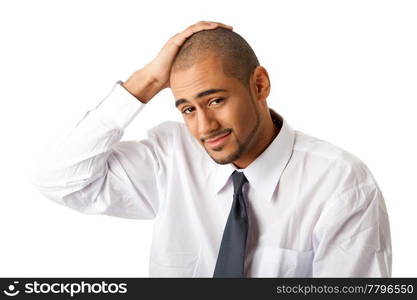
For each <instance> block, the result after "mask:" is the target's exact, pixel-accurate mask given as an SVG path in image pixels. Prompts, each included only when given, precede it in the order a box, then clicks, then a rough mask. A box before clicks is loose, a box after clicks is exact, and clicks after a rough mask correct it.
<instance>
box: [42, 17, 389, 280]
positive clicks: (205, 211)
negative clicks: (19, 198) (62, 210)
mask: <svg viewBox="0 0 417 300" xmlns="http://www.w3.org/2000/svg"><path fill="white" fill-rule="evenodd" d="M167 87H169V88H171V90H172V92H173V94H174V97H175V106H176V108H177V109H178V110H179V111H180V112H181V114H182V116H183V117H184V123H185V124H183V123H178V122H165V123H163V124H161V125H159V126H156V127H155V128H153V129H151V130H149V132H148V139H146V140H142V141H120V140H121V138H122V135H123V129H124V128H125V127H126V126H128V124H129V123H130V122H131V121H132V120H133V118H135V117H136V116H137V115H138V113H139V112H141V110H142V109H143V108H144V107H145V105H146V103H148V102H149V101H150V100H151V99H152V98H153V97H154V96H155V95H156V94H157V93H158V92H159V91H161V90H162V89H164V88H167ZM269 91H270V80H269V77H268V73H267V71H266V69H265V68H264V67H262V66H260V65H259V62H258V59H257V58H256V55H255V53H254V52H253V50H252V49H251V47H250V46H249V45H248V44H247V42H246V41H245V40H244V39H243V38H242V37H240V36H239V35H238V34H236V33H234V32H233V31H232V28H231V27H230V26H227V25H224V24H221V23H215V22H199V23H197V24H194V25H192V26H190V27H189V28H187V29H186V30H184V31H183V32H181V33H179V34H177V35H175V36H174V37H172V38H171V39H170V40H169V41H168V42H167V43H166V44H165V46H164V47H163V48H162V50H161V51H160V52H159V54H158V55H157V56H156V57H155V59H154V60H153V61H151V62H150V63H149V64H147V65H146V66H145V67H144V68H142V69H140V70H138V71H136V72H135V73H133V74H132V76H131V77H130V78H129V79H128V80H127V81H126V82H118V83H117V84H116V85H115V87H114V89H113V90H112V92H111V93H110V94H109V96H108V97H107V98H106V99H104V100H103V101H102V102H101V103H100V104H99V105H98V106H97V107H96V108H95V109H94V110H92V111H89V112H88V113H87V115H86V116H85V117H84V118H83V119H82V120H81V121H80V122H79V123H78V124H77V125H76V126H75V128H74V129H73V130H72V131H71V133H70V134H69V135H68V136H66V137H65V138H64V139H63V141H62V142H61V143H59V144H58V146H55V147H53V148H52V149H51V150H50V152H49V153H48V154H47V155H45V158H44V159H43V161H42V162H41V164H40V168H39V171H38V172H37V175H36V177H35V184H36V185H37V187H38V189H39V190H40V191H41V192H42V193H43V194H44V195H46V196H47V197H48V198H50V199H52V200H54V201H57V202H58V203H61V204H64V205H67V206H68V207H70V208H73V209H75V210H77V211H80V212H83V213H87V214H106V215H112V216H118V217H125V218H136V219H154V220H155V226H154V235H153V241H152V248H151V257H150V268H149V271H150V276H163V277H174V276H180V277H212V276H214V277H323V276H326V277H339V276H343V277H389V276H391V240H390V230H389V221H388V215H387V212H386V208H385V204H384V199H383V196H382V194H381V191H380V189H379V188H378V185H377V183H376V182H375V180H374V178H373V177H372V175H371V173H370V171H369V170H368V168H367V167H366V166H365V165H364V164H363V163H362V162H361V161H360V160H359V159H358V158H356V157H355V156H353V155H351V154H349V153H347V152H345V151H343V150H342V149H340V148H338V147H336V146H334V145H331V144H329V143H327V142H325V141H322V140H319V139H316V138H314V137H311V136H308V135H306V134H304V133H301V132H299V131H295V130H293V129H292V128H291V127H290V125H289V124H288V122H287V121H286V120H285V119H284V118H283V117H282V116H280V115H279V114H277V113H276V112H275V111H274V110H272V109H270V108H269V107H268V105H267V102H266V100H267V97H268V95H269Z"/></svg>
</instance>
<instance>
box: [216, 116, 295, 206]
mask: <svg viewBox="0 0 417 300" xmlns="http://www.w3.org/2000/svg"><path fill="white" fill-rule="evenodd" d="M269 110H270V113H271V116H272V117H273V118H278V119H281V120H282V126H281V130H280V131H279V133H278V135H277V136H276V137H275V139H274V140H273V141H272V143H271V144H270V145H269V146H268V148H266V149H265V150H264V152H262V153H261V155H259V156H258V157H257V158H256V159H255V160H254V161H253V162H252V163H251V164H250V165H249V166H247V167H246V168H245V169H243V170H241V171H243V172H244V173H245V176H246V178H247V179H248V182H249V185H250V187H251V188H253V189H254V190H255V192H256V193H257V194H258V195H261V197H262V198H264V199H265V200H268V201H270V200H271V199H272V194H273V193H274V191H275V188H276V187H277V185H278V182H279V180H280V178H281V174H282V173H283V171H284V169H285V167H286V165H287V163H288V161H289V160H290V157H291V154H292V151H293V146H294V140H295V132H294V130H293V129H292V128H291V127H290V125H289V124H288V123H287V122H286V120H285V119H284V118H282V117H281V116H280V115H279V114H278V113H276V112H275V111H274V110H272V109H269ZM213 163H214V174H215V176H214V187H215V191H216V192H217V193H219V192H220V191H221V190H222V189H223V188H224V186H225V185H226V184H227V183H228V180H229V178H230V175H232V173H233V172H234V171H235V170H237V168H236V166H235V165H234V164H233V163H230V164H226V165H220V164H217V163H215V162H214V161H213ZM230 180H231V179H230Z"/></svg>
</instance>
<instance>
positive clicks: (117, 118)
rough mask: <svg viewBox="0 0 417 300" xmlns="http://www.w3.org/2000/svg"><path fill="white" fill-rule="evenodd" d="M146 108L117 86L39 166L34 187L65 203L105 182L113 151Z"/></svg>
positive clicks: (59, 142)
mask: <svg viewBox="0 0 417 300" xmlns="http://www.w3.org/2000/svg"><path fill="white" fill-rule="evenodd" d="M142 107H143V104H142V103H140V102H138V101H136V100H135V99H134V98H133V97H132V96H131V95H129V94H128V93H127V92H126V91H125V90H124V89H123V87H121V86H119V85H116V86H115V88H114V90H113V91H112V92H111V93H110V94H109V96H108V97H106V99H105V100H104V101H102V102H101V103H100V104H99V105H98V106H97V107H96V108H95V109H93V110H91V111H89V112H88V113H87V114H86V115H85V116H84V117H83V118H82V119H81V120H80V121H79V122H78V123H77V125H76V126H75V127H74V128H73V129H72V130H71V131H70V132H69V133H68V134H66V135H64V136H63V137H62V138H61V140H60V141H57V142H56V143H55V144H53V145H51V147H50V148H49V149H48V151H47V152H46V153H45V155H44V156H43V158H42V159H41V161H40V163H39V167H38V168H37V171H36V174H35V176H34V184H35V185H36V186H37V188H38V189H39V190H40V191H41V192H43V193H44V194H46V195H47V196H48V198H51V199H53V200H55V201H58V202H61V201H62V199H63V197H65V196H66V195H68V194H71V193H74V192H76V191H80V190H82V189H83V188H84V187H86V186H87V185H89V184H91V183H92V182H93V181H97V180H100V178H104V177H105V176H106V172H107V165H106V164H107V160H108V157H109V155H110V154H111V148H112V147H113V145H115V144H116V143H118V142H119V141H120V139H121V137H122V135H123V129H124V128H125V127H126V126H127V125H128V124H129V123H130V122H131V121H132V119H133V118H134V117H135V116H136V114H137V113H138V112H139V111H140V109H141V108H142Z"/></svg>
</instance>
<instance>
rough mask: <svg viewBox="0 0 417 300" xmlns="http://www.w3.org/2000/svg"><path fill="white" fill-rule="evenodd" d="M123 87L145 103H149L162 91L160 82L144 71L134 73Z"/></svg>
mask: <svg viewBox="0 0 417 300" xmlns="http://www.w3.org/2000/svg"><path fill="white" fill-rule="evenodd" d="M122 86H123V87H124V88H125V89H126V90H127V91H128V92H129V93H130V94H132V95H133V96H135V97H136V99H138V100H139V101H140V102H143V103H148V102H149V101H150V100H151V99H152V98H153V97H154V96H155V95H156V94H157V93H158V92H159V91H160V90H161V87H160V86H159V84H158V80H156V78H154V77H153V76H151V75H150V74H149V73H147V72H146V71H144V70H143V69H141V70H138V71H136V72H135V73H133V74H132V75H131V76H130V77H129V79H128V80H127V81H126V82H123V83H122Z"/></svg>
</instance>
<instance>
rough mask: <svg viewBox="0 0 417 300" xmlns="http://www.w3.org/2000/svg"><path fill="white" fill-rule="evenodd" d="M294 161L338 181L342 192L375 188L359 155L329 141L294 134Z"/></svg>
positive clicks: (374, 182) (372, 179)
mask: <svg viewBox="0 0 417 300" xmlns="http://www.w3.org/2000/svg"><path fill="white" fill-rule="evenodd" d="M293 155H294V159H295V160H296V161H299V162H303V163H304V164H306V167H310V169H314V170H315V172H317V173H318V175H319V176H320V175H322V176H324V175H326V176H330V177H332V178H333V179H335V180H336V181H337V182H339V184H340V186H339V192H342V191H343V190H348V189H351V188H355V187H360V186H366V185H368V186H376V181H375V179H374V177H373V176H372V173H371V171H370V170H369V168H368V166H367V165H366V164H365V163H364V162H363V161H362V160H361V159H360V158H358V157H357V156H356V155H354V154H352V153H350V152H349V151H346V150H345V149H343V148H341V147H339V146H336V145H334V144H332V143H330V142H328V141H325V140H322V139H319V138H316V137H313V136H310V135H308V134H305V133H303V132H300V131H295V141H294V152H293Z"/></svg>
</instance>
